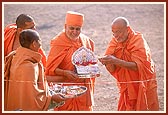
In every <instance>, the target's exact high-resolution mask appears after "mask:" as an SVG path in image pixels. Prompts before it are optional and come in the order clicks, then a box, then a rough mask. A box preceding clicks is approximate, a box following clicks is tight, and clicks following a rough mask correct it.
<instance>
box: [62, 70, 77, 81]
mask: <svg viewBox="0 0 168 115" xmlns="http://www.w3.org/2000/svg"><path fill="white" fill-rule="evenodd" d="M64 76H66V77H67V78H68V79H71V80H75V79H78V75H77V73H75V72H74V71H70V70H64Z"/></svg>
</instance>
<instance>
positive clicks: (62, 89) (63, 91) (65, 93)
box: [49, 84, 87, 98]
mask: <svg viewBox="0 0 168 115" xmlns="http://www.w3.org/2000/svg"><path fill="white" fill-rule="evenodd" d="M49 90H50V92H51V94H52V95H54V94H60V95H61V96H62V97H63V98H75V97H78V96H80V95H82V94H84V93H85V92H86V91H87V87H85V86H80V85H69V86H62V85H57V84H52V85H50V89H49Z"/></svg>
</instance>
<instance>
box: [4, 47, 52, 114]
mask: <svg viewBox="0 0 168 115" xmlns="http://www.w3.org/2000/svg"><path fill="white" fill-rule="evenodd" d="M40 60H41V55H40V54H39V53H38V52H34V51H32V50H30V49H27V48H23V47H19V48H18V49H17V50H16V54H15V55H13V58H12V61H11V66H10V68H8V69H10V76H9V81H8V82H9V83H8V84H9V88H8V93H7V94H8V96H7V109H6V110H8V111H14V110H17V109H22V110H23V111H42V110H47V109H48V106H49V104H50V101H51V95H50V93H49V91H48V84H47V81H46V79H45V78H44V70H43V66H42V64H41V62H40Z"/></svg>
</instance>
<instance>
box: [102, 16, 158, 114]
mask: <svg viewBox="0 0 168 115" xmlns="http://www.w3.org/2000/svg"><path fill="white" fill-rule="evenodd" d="M112 32H113V36H114V37H113V38H112V40H111V41H110V43H109V45H108V47H107V49H106V52H105V56H104V57H102V58H100V59H99V60H100V61H101V62H102V64H104V65H105V67H106V68H107V70H108V71H109V72H110V74H111V75H112V76H114V77H115V79H116V80H117V84H118V88H119V90H120V98H119V103H118V110H119V111H158V110H159V104H158V95H157V81H156V71H155V64H154V62H153V60H152V59H151V53H150V49H149V46H148V44H147V42H146V40H145V39H144V37H143V35H142V34H141V33H139V32H135V31H134V30H133V29H132V28H131V27H130V26H129V22H128V20H127V19H126V18H125V17H118V18H116V19H115V20H114V21H113V22H112Z"/></svg>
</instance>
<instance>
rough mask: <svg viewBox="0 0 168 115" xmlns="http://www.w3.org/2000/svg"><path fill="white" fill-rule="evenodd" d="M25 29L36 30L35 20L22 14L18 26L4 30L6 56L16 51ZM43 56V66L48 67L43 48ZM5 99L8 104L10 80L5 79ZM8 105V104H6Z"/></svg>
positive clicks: (11, 26) (40, 50)
mask: <svg viewBox="0 0 168 115" xmlns="http://www.w3.org/2000/svg"><path fill="white" fill-rule="evenodd" d="M24 29H35V22H34V20H33V18H32V17H31V16H29V15H27V14H20V15H19V16H18V17H17V19H16V24H9V25H7V26H6V27H5V29H4V56H7V55H8V54H9V53H10V52H11V51H14V50H16V49H17V48H18V47H19V46H20V43H19V34H20V32H21V31H22V30H24ZM38 52H39V53H40V54H41V55H42V64H43V66H44V67H45V65H46V55H45V52H44V50H43V49H42V48H39V51H38ZM4 80H5V81H4V88H5V89H4V98H5V103H6V93H7V90H8V88H7V87H8V79H7V78H4ZM5 105H6V104H5Z"/></svg>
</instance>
